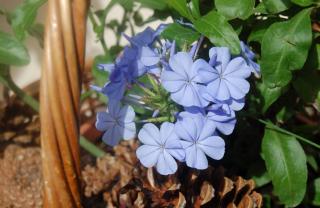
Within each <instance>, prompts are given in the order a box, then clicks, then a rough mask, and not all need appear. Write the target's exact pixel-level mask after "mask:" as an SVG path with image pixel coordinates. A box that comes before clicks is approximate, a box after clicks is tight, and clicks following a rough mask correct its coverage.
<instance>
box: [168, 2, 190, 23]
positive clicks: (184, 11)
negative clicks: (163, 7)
mask: <svg viewBox="0 0 320 208" xmlns="http://www.w3.org/2000/svg"><path fill="white" fill-rule="evenodd" d="M167 4H168V5H169V6H171V7H172V8H173V9H175V10H176V11H177V12H179V14H180V15H181V16H183V17H185V18H187V19H189V20H191V21H192V20H193V17H192V14H191V12H190V10H189V8H188V4H187V0H167Z"/></svg>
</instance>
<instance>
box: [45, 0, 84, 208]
mask: <svg viewBox="0 0 320 208" xmlns="http://www.w3.org/2000/svg"><path fill="white" fill-rule="evenodd" d="M87 5H88V2H87V1H84V0H73V1H71V0H70V1H68V0H49V1H48V12H47V15H48V16H47V22H46V29H45V49H44V56H43V67H42V68H43V70H42V77H41V89H40V101H41V107H40V117H41V156H42V166H43V178H44V207H50V208H51V207H54V208H56V207H57V208H60V207H63V208H68V207H81V185H80V161H79V142H78V138H79V98H80V90H81V72H82V68H83V66H84V48H85V28H86V10H87Z"/></svg>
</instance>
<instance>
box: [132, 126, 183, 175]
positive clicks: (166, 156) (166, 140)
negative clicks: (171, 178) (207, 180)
mask: <svg viewBox="0 0 320 208" xmlns="http://www.w3.org/2000/svg"><path fill="white" fill-rule="evenodd" d="M138 138H139V140H140V141H141V142H142V143H143V145H142V146H140V147H139V148H138V149H137V157H138V159H139V160H140V162H141V163H142V164H143V165H144V166H145V167H153V166H156V168H157V171H158V172H159V173H160V174H162V175H168V174H172V173H175V172H176V171H177V163H176V161H175V160H174V158H176V159H177V160H180V161H183V160H184V157H185V153H184V150H183V148H182V146H181V144H180V140H179V138H178V136H177V135H176V133H175V131H174V124H172V123H169V122H164V123H163V124H162V125H161V127H160V131H159V129H158V128H157V127H156V126H155V125H154V124H151V123H147V124H145V125H144V126H143V128H142V129H141V130H140V132H139V134H138Z"/></svg>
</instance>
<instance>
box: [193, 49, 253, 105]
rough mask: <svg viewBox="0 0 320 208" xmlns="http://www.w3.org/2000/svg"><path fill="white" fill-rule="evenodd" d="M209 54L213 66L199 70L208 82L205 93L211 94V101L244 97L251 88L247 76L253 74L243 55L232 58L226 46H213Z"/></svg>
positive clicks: (203, 79) (203, 78) (204, 80)
mask: <svg viewBox="0 0 320 208" xmlns="http://www.w3.org/2000/svg"><path fill="white" fill-rule="evenodd" d="M209 56H210V61H209V63H211V64H212V66H213V67H210V68H209V67H206V68H204V67H203V68H201V69H200V70H199V74H200V77H201V80H202V81H203V82H205V83H206V84H207V87H206V91H205V92H203V94H207V95H209V99H210V100H211V101H215V100H218V101H228V100H230V99H234V100H240V99H242V98H244V97H245V95H246V94H247V93H248V92H249V88H250V85H249V82H248V81H247V80H246V78H247V77H249V76H250V74H251V71H250V68H249V67H248V66H247V64H246V61H245V60H244V59H243V58H242V57H236V58H234V59H231V54H230V50H229V49H228V48H226V47H213V48H211V49H210V51H209ZM203 94H202V95H203ZM207 95H206V96H205V98H206V99H208V96H207Z"/></svg>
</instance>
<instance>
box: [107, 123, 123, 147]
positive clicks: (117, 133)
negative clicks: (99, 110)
mask: <svg viewBox="0 0 320 208" xmlns="http://www.w3.org/2000/svg"><path fill="white" fill-rule="evenodd" d="M121 139H122V133H121V129H120V127H118V126H114V127H113V128H110V129H108V130H107V131H106V132H105V133H104V134H103V136H102V140H103V142H104V143H106V144H107V145H110V146H112V147H113V146H115V145H117V144H119V141H120V140H121Z"/></svg>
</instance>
